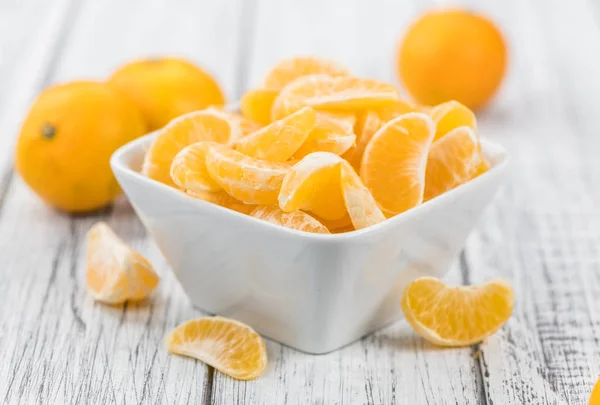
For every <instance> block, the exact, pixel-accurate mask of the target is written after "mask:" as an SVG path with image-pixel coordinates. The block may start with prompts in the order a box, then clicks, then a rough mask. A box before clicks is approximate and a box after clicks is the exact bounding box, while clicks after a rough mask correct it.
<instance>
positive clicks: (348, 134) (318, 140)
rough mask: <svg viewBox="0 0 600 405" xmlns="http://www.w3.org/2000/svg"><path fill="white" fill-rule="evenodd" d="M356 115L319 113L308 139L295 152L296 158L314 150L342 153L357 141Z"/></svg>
mask: <svg viewBox="0 0 600 405" xmlns="http://www.w3.org/2000/svg"><path fill="white" fill-rule="evenodd" d="M355 121H356V118H355V117H354V116H352V115H351V116H340V115H337V114H327V113H322V112H320V113H317V116H316V121H315V126H314V128H313V129H312V130H311V131H310V133H309V134H308V136H307V138H306V140H305V141H304V143H303V144H302V146H300V148H299V149H298V150H297V151H296V152H295V153H294V158H296V159H301V158H303V157H304V156H306V155H308V154H309V153H313V152H331V153H335V154H336V155H342V154H343V153H344V152H346V151H347V150H348V149H350V148H351V147H352V146H354V143H355V141H356V135H354V122H355Z"/></svg>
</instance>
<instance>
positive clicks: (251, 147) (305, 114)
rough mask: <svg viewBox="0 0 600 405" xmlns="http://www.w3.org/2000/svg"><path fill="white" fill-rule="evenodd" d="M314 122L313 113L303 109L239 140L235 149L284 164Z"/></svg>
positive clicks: (308, 109) (312, 126)
mask: <svg viewBox="0 0 600 405" xmlns="http://www.w3.org/2000/svg"><path fill="white" fill-rule="evenodd" d="M315 122H316V113H315V111H314V110H313V109H312V108H310V107H305V108H303V109H301V110H298V111H296V112H295V113H294V114H292V115H289V116H287V117H285V118H283V119H281V120H278V121H275V122H273V123H271V124H269V125H267V126H266V127H264V128H261V129H259V130H258V131H256V132H254V133H253V134H250V135H248V136H246V137H244V138H242V139H240V140H239V141H238V142H237V143H236V145H235V149H236V150H237V151H239V152H241V153H243V154H245V155H248V156H251V157H255V158H257V159H262V160H268V161H271V162H285V161H286V160H288V159H289V158H290V157H292V155H294V153H295V152H296V151H297V150H298V149H299V148H300V147H301V146H302V144H303V143H304V142H305V140H306V138H307V137H308V134H309V133H310V132H311V130H312V129H313V128H314V126H315Z"/></svg>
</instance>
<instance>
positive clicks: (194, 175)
mask: <svg viewBox="0 0 600 405" xmlns="http://www.w3.org/2000/svg"><path fill="white" fill-rule="evenodd" d="M211 145H218V144H217V143H216V142H210V141H204V142H196V143H193V144H191V145H188V146H186V147H185V148H183V149H182V150H181V151H179V153H178V154H177V155H175V158H174V159H173V163H171V179H172V180H173V182H174V183H175V184H176V185H178V186H179V187H180V188H182V189H183V190H192V191H219V190H221V186H219V184H218V183H217V182H215V181H214V180H213V179H212V177H210V174H209V173H208V169H207V168H206V151H207V150H208V148H210V146H211Z"/></svg>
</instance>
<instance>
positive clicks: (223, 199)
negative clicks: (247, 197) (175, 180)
mask: <svg viewBox="0 0 600 405" xmlns="http://www.w3.org/2000/svg"><path fill="white" fill-rule="evenodd" d="M186 193H187V194H188V195H189V196H190V197H194V198H197V199H199V200H203V201H206V202H209V203H212V204H216V205H219V206H221V207H224V208H229V209H230V210H234V211H237V212H240V213H242V214H250V212H251V211H252V210H253V209H254V208H255V207H256V206H255V205H250V204H244V203H243V202H241V201H240V200H238V199H235V198H233V197H232V196H230V195H229V194H227V193H226V192H225V191H222V190H221V191H213V192H211V191H203V190H187V191H186Z"/></svg>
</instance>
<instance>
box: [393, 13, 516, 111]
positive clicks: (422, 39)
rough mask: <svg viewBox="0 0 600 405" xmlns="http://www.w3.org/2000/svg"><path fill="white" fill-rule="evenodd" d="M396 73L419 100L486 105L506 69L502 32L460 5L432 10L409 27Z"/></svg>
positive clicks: (487, 20) (429, 102)
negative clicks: (455, 101) (459, 6)
mask: <svg viewBox="0 0 600 405" xmlns="http://www.w3.org/2000/svg"><path fill="white" fill-rule="evenodd" d="M397 60H398V73H399V77H400V80H401V81H402V83H403V84H404V86H405V87H406V89H407V90H408V92H409V93H410V94H411V95H412V96H413V97H414V98H415V99H416V100H417V101H418V102H419V103H421V104H428V105H435V104H439V103H441V102H444V101H447V100H458V101H460V102H461V103H463V104H465V105H466V106H468V107H469V108H472V109H477V108H479V107H481V106H483V105H484V104H485V103H486V102H488V101H489V100H490V98H491V97H492V96H493V95H494V93H495V92H496V90H497V89H498V87H499V86H500V83H501V82H502V79H503V77H504V74H505V72H506V65H507V49H506V44H505V42H504V39H503V38H502V33H501V32H500V30H499V29H498V27H497V26H496V25H495V24H494V23H493V22H492V21H490V20H489V19H487V18H486V17H484V16H482V15H479V14H477V13H474V12H471V11H467V10H460V9H441V10H433V11H429V12H427V13H425V14H424V15H422V16H421V17H419V18H418V19H417V20H416V21H415V22H414V23H413V24H412V25H411V26H410V28H409V29H408V31H407V33H406V34H405V36H404V38H403V39H402V42H401V44H400V48H399V49H398V59H397Z"/></svg>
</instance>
